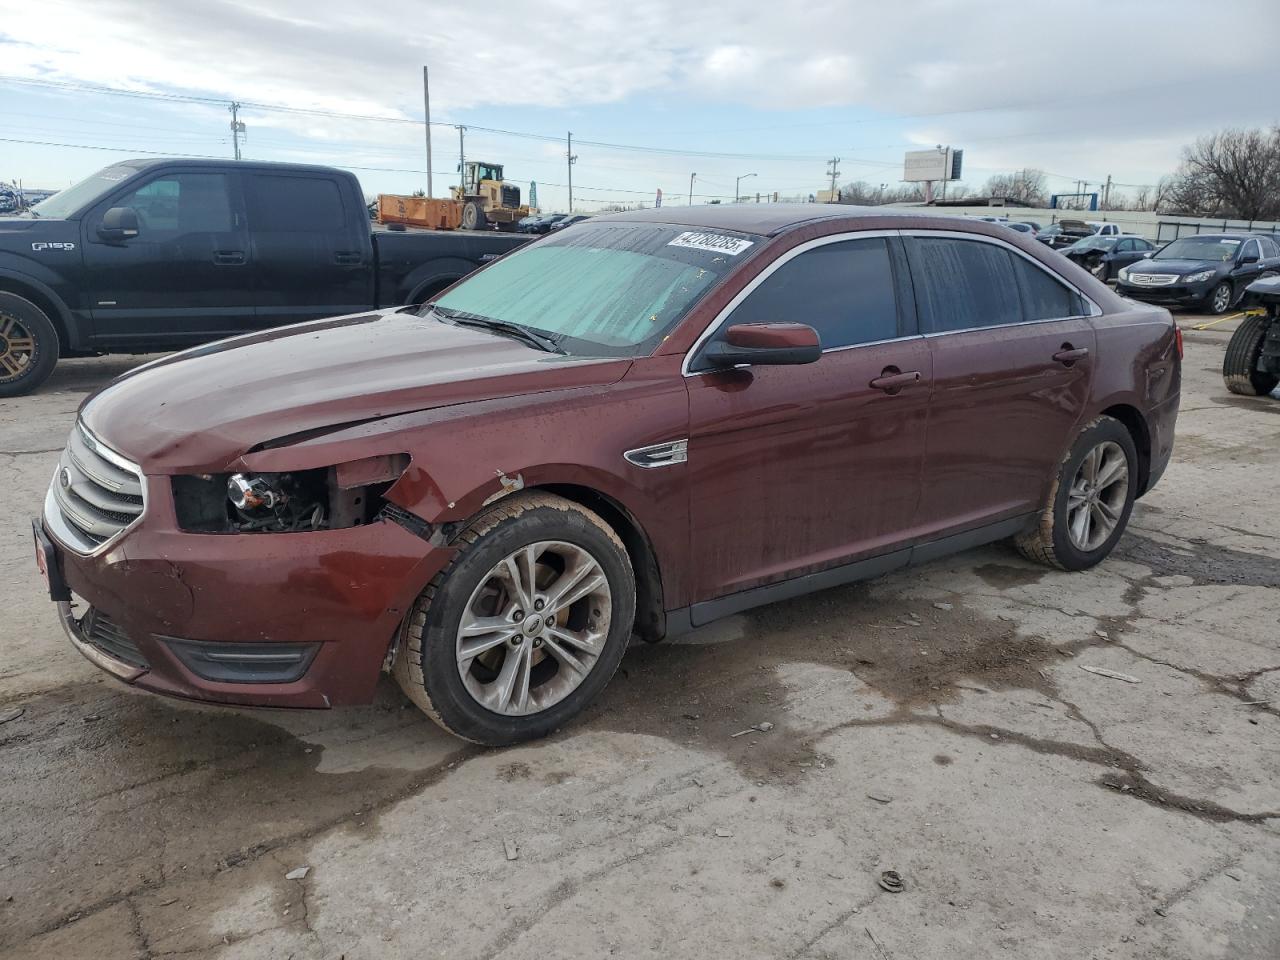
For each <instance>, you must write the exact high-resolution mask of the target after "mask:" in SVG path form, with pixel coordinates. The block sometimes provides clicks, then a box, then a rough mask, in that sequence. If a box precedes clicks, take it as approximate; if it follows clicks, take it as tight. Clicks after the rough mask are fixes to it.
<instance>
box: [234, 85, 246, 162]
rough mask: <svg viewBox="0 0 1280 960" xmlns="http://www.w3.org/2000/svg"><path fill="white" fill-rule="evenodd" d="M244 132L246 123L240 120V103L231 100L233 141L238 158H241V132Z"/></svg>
mask: <svg viewBox="0 0 1280 960" xmlns="http://www.w3.org/2000/svg"><path fill="white" fill-rule="evenodd" d="M242 133H244V124H243V123H241V122H240V104H238V103H236V102H235V101H234V100H232V101H231V142H232V143H233V144H234V145H235V147H234V149H235V156H236V159H237V160H239V159H240V134H242Z"/></svg>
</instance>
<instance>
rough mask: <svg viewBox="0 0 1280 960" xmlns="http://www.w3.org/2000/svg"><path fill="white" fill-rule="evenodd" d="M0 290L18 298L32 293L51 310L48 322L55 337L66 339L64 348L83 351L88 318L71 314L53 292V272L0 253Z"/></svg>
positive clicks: (28, 260) (55, 276) (29, 261)
mask: <svg viewBox="0 0 1280 960" xmlns="http://www.w3.org/2000/svg"><path fill="white" fill-rule="evenodd" d="M0 281H8V282H7V283H0V289H10V290H12V291H13V292H14V293H16V294H18V296H22V295H23V292H24V290H27V291H34V292H35V293H36V294H38V295H39V296H40V298H41V299H43V300H44V301H45V302H46V303H48V304H49V305H51V306H52V307H53V310H54V313H55V316H53V317H52V318H51V319H52V320H53V321H54V323H55V324H56V325H57V326H58V328H59V330H58V332H59V334H60V335H61V334H65V335H66V343H65V344H63V346H64V348H67V349H71V350H82V349H85V347H86V345H87V342H88V338H89V333H90V322H89V320H88V318H86V317H81V316H80V315H79V314H77V313H75V312H74V311H73V310H72V309H71V308H70V307H69V306H67V304H66V302H65V301H64V300H63V299H62V297H61V296H59V295H58V293H57V292H56V291H55V290H54V286H53V285H54V284H56V283H58V281H59V277H58V275H57V274H55V273H54V272H53V271H51V270H49V269H48V268H46V267H42V266H41V265H40V264H38V263H33V262H32V261H31V260H30V259H28V258H26V257H20V256H17V255H15V254H12V253H6V252H3V251H0Z"/></svg>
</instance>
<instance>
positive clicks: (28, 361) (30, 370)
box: [0, 293, 58, 397]
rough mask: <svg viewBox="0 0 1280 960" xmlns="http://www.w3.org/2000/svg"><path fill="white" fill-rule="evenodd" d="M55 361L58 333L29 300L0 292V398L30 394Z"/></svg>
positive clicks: (47, 377) (43, 378) (42, 380)
mask: <svg viewBox="0 0 1280 960" xmlns="http://www.w3.org/2000/svg"><path fill="white" fill-rule="evenodd" d="M57 362H58V331H57V330H55V329H54V326H53V323H52V322H51V321H50V320H49V318H48V316H46V315H45V312H44V311H43V310H41V309H40V308H39V307H37V306H36V305H35V304H34V303H32V302H31V301H30V300H26V299H24V298H22V297H19V296H18V295H17V294H13V293H0V397H18V396H21V395H22V394H24V393H30V392H31V391H32V390H34V389H35V388H36V387H38V386H40V384H42V383H44V382H45V380H47V379H49V374H51V373H52V372H53V367H54V364H56V363H57Z"/></svg>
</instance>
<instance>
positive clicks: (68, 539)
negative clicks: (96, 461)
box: [44, 419, 147, 557]
mask: <svg viewBox="0 0 1280 960" xmlns="http://www.w3.org/2000/svg"><path fill="white" fill-rule="evenodd" d="M72 429H73V430H78V431H79V432H80V436H81V438H83V440H84V442H85V443H86V444H87V445H88V447H89V448H90V449H91V450H93V451H94V452H95V453H96V454H98V455H99V456H100V457H102V459H103V460H106V461H108V462H109V463H112V464H114V465H115V466H117V467H119V468H120V469H121V470H124V471H126V472H128V473H132V474H133V475H134V476H135V477H137V478H138V487H139V489H140V490H141V495H142V509H141V510H140V511H139V512H138V515H137V516H136V517H135V518H134V519H133V520H132V521H130V522H129V523H128V524H127V525H126V526H124V527H123V528H121V530H120V532H119V533H116V534H115V535H114V536H111V537H108V538H107V539H106V540H103V541H102V542H101V543H99V544H97V545H96V546H94V547H93V548H92V549H90V550H85V549H83V546H78V545H77V544H82V543H83V541H81V540H80V539H79V538H78V537H77V535H76V532H75V528H74V527H73V526H72V525H71V524H70V523H69V522H68V521H67V520H66V519H65V518H64V517H63V516H62V508H61V507H59V506H58V503H57V501H56V500H55V499H54V495H53V485H54V484H55V483H57V482H58V472H59V471H60V470H61V469H62V462H61V458H59V462H58V465H57V466H55V467H54V468H53V476H52V478H50V480H49V488H48V490H46V491H45V498H44V526H45V529H46V530H47V531H48V533H49V535H50V536H51V537H52V538H53V539H54V540H56V541H57V542H58V544H59V545H60V546H62V547H65V548H66V549H67V550H70V551H71V552H72V553H74V554H75V555H76V556H78V557H96V556H99V555H100V554H102V553H105V552H106V551H107V550H109V549H110V548H111V547H112V546H114V545H115V544H116V543H117V542H118V541H119V540H120V538H121V537H123V536H124V535H125V534H127V533H128V532H129V531H130V530H132V529H133V528H134V527H136V526H137V525H138V524H140V523H141V522H142V520H143V518H144V517H145V516H146V515H147V478H146V476H145V475H144V474H143V472H142V468H141V467H140V466H138V464H136V463H133V462H132V461H129V460H126V459H125V458H124V457H122V456H121V455H120V454H118V453H116V452H115V451H114V450H112V449H111V448H110V447H108V446H107V445H106V444H105V443H103V442H102V441H101V440H99V439H98V438H97V437H95V436H94V435H93V434H92V433H91V432H90V431H89V428H88V427H86V426H85V425H84V424H83V423H81V422H80V420H79V419H77V420H76V424H75V426H74V427H73V428H72ZM68 442H69V441H68ZM64 449H65V448H64Z"/></svg>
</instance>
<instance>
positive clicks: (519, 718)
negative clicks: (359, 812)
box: [393, 493, 636, 746]
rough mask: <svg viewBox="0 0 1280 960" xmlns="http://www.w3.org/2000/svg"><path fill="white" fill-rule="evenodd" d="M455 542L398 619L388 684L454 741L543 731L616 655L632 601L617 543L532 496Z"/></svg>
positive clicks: (567, 507)
mask: <svg viewBox="0 0 1280 960" xmlns="http://www.w3.org/2000/svg"><path fill="white" fill-rule="evenodd" d="M456 543H457V544H458V550H457V553H456V554H455V556H454V559H453V560H452V561H450V563H449V565H448V566H446V567H445V569H444V570H442V571H441V572H440V573H439V574H437V575H436V576H435V578H434V579H433V580H432V581H431V583H430V584H428V586H427V588H426V589H425V590H424V591H423V592H422V594H421V595H420V596H419V597H418V599H417V601H416V602H415V603H414V605H413V608H412V610H410V612H409V615H408V617H406V619H405V622H404V626H403V628H402V633H401V637H400V644H399V647H398V649H397V652H396V659H395V663H394V666H393V672H394V674H395V676H396V679H397V681H398V682H399V683H400V686H401V688H402V689H403V690H404V692H405V693H406V694H407V695H408V696H409V698H410V699H411V700H413V702H414V703H416V704H417V705H418V706H419V707H421V708H422V709H423V710H424V711H425V712H426V713H427V714H428V716H430V717H431V718H432V719H433V720H435V721H436V722H437V723H439V724H440V725H441V726H443V727H444V728H445V729H446V730H449V731H450V732H451V733H454V734H456V735H457V736H459V737H462V738H464V739H467V740H471V741H473V742H475V743H481V744H485V745H487V746H502V745H505V744H511V743H519V742H520V741H523V740H530V739H534V738H536V737H544V736H546V735H547V734H549V733H551V732H552V731H554V730H556V729H558V728H559V727H561V726H563V725H564V723H565V722H566V721H568V720H569V719H570V718H572V717H573V716H574V715H576V714H577V713H579V712H580V711H581V710H582V709H583V708H584V707H585V706H586V705H587V704H588V703H590V702H591V701H592V700H593V699H594V698H595V697H596V696H597V695H598V694H599V693H600V691H601V690H603V689H604V687H605V685H606V684H607V683H608V682H609V679H610V678H611V677H612V676H613V674H614V671H616V670H617V669H618V664H619V663H621V662H622V655H623V653H625V652H626V648H627V643H628V641H629V639H630V637H631V630H632V625H633V621H634V619H635V604H636V588H635V575H634V573H633V572H632V569H631V562H630V560H629V559H628V557H627V551H626V548H625V547H624V546H623V545H622V541H620V540H619V539H618V537H617V535H616V534H615V533H614V532H613V530H612V529H611V528H610V527H609V526H608V524H606V523H605V522H604V521H603V520H602V519H601V518H600V517H599V516H597V515H596V514H595V513H592V512H591V511H590V510H587V509H585V508H583V507H580V506H578V505H577V504H575V503H572V502H571V501H569V500H565V499H563V498H561V497H556V496H551V495H549V494H543V493H527V494H515V495H513V496H511V497H508V498H506V499H504V500H502V501H500V502H499V503H497V504H495V505H494V506H493V507H491V508H490V509H488V510H486V511H485V512H483V513H481V514H480V515H479V516H477V517H476V518H475V520H473V521H472V522H471V524H470V525H469V526H468V527H467V529H466V530H465V531H464V532H463V533H461V534H459V535H458V538H457V541H456Z"/></svg>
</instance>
